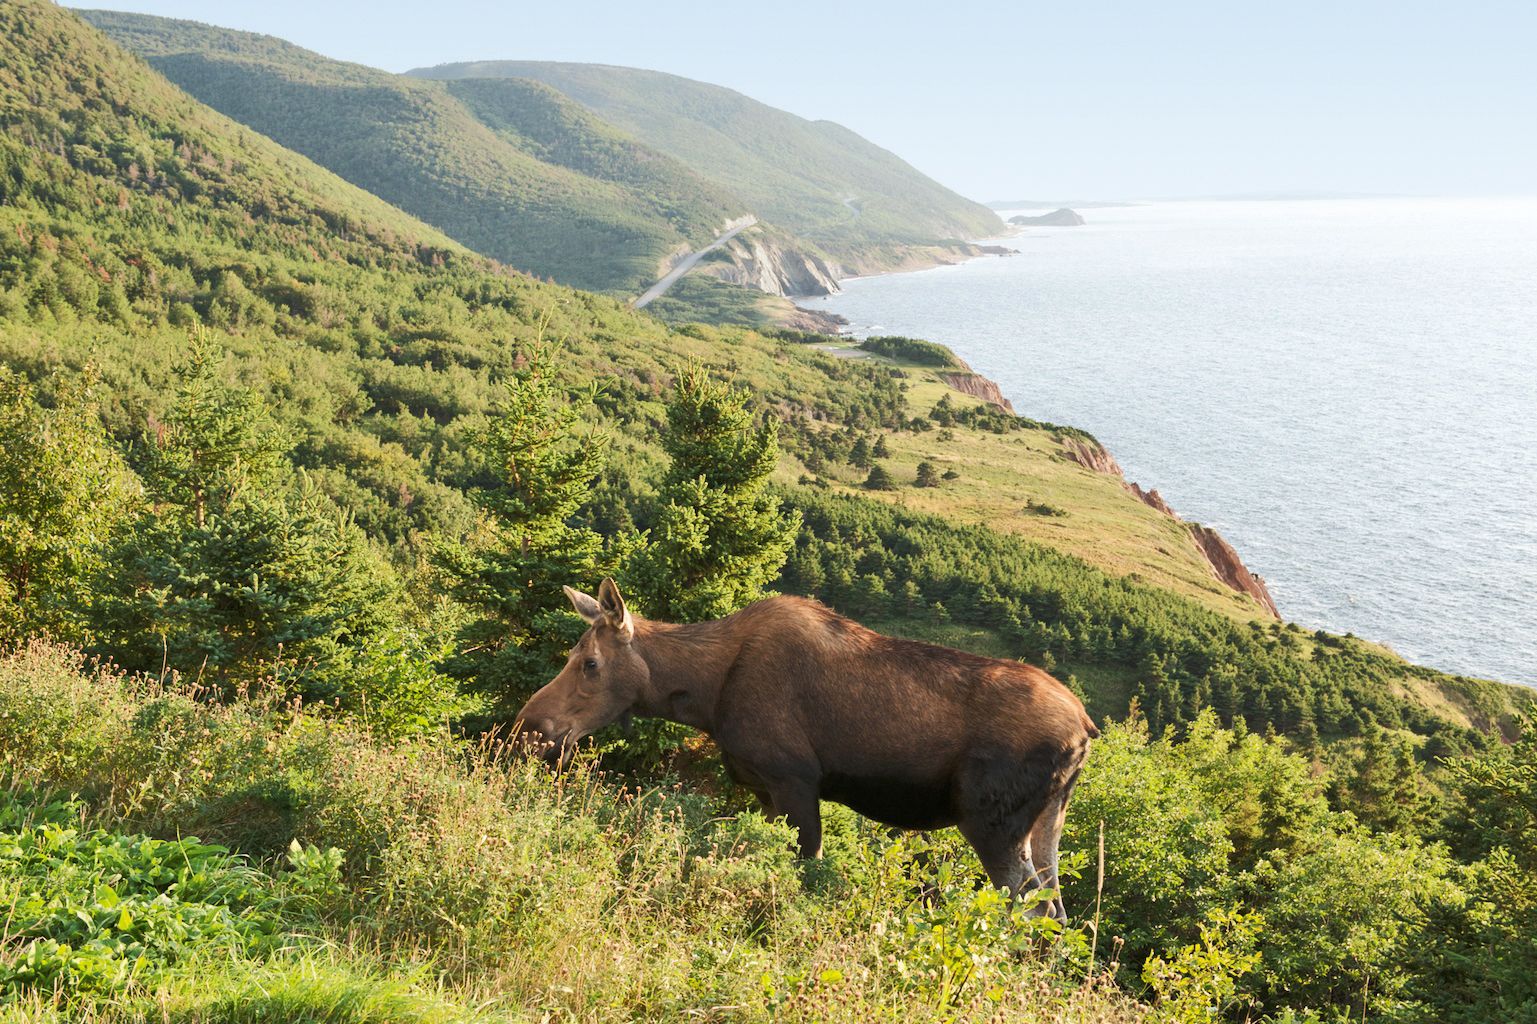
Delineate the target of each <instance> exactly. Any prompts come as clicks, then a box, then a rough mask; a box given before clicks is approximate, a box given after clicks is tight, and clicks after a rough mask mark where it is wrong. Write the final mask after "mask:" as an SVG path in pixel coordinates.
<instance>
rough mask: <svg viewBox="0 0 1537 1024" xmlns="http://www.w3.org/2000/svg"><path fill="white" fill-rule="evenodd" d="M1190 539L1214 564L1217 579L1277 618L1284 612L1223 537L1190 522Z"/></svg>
mask: <svg viewBox="0 0 1537 1024" xmlns="http://www.w3.org/2000/svg"><path fill="white" fill-rule="evenodd" d="M1188 525H1189V527H1190V536H1191V537H1193V538H1195V543H1196V547H1198V548H1200V549H1201V553H1202V554H1204V555H1205V556H1206V561H1207V562H1209V563H1210V564H1211V569H1212V572H1214V573H1215V574H1216V576H1217V579H1219V580H1221V581H1222V582H1223V583H1226V584H1227V585H1228V586H1230V587H1232V588H1233V589H1234V590H1236V591H1238V592H1239V593H1240V594H1248V595H1249V596H1250V597H1252V598H1254V600H1256V601H1258V602H1259V603H1260V605H1261V606H1262V607H1263V608H1264V609H1265V610H1266V611H1268V612H1269V613H1270V614H1271V615H1274V616H1275V617H1276V618H1278V619H1279V618H1280V617H1281V613H1280V611H1279V610H1277V608H1276V606H1275V601H1274V600H1272V599H1271V597H1270V590H1269V588H1267V587H1266V586H1265V581H1264V580H1263V579H1262V578H1261V577H1259V576H1256V575H1254V574H1253V573H1251V572H1250V571H1249V569H1248V567H1247V566H1246V565H1244V564H1243V560H1242V559H1241V558H1239V557H1238V552H1236V551H1234V550H1233V545H1231V544H1229V543H1228V542H1227V541H1226V540H1223V539H1222V535H1221V534H1219V533H1218V532H1217V531H1216V530H1212V529H1208V528H1207V527H1205V526H1202V525H1201V524H1200V523H1190V524H1188Z"/></svg>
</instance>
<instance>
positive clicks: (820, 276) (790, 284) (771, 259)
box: [699, 231, 841, 296]
mask: <svg viewBox="0 0 1537 1024" xmlns="http://www.w3.org/2000/svg"><path fill="white" fill-rule="evenodd" d="M699 270H700V271H701V272H702V273H706V274H710V275H713V276H715V277H718V278H720V279H721V280H722V281H729V282H730V283H732V284H739V285H745V286H746V287H748V288H756V289H758V290H759V291H760V292H767V293H768V294H770V295H784V296H797V295H835V294H837V292H838V278H839V276H840V273H841V271H840V268H839V267H838V266H837V265H836V264H834V263H831V262H829V261H828V260H825V259H823V258H822V257H821V256H818V255H816V254H814V253H809V252H804V251H801V250H799V249H796V248H794V247H793V246H790V245H786V244H785V243H784V242H782V241H780V240H779V239H777V238H775V237H773V236H771V235H768V234H765V233H762V232H758V231H745V232H743V233H742V234H740V235H738V236H737V237H735V238H733V239H732V240H731V241H730V242H728V243H726V245H725V246H724V247H723V248H721V249H720V250H718V251H717V252H715V253H713V254H712V255H711V257H710V258H709V259H708V260H707V261H706V262H704V263H701V264H700V265H699Z"/></svg>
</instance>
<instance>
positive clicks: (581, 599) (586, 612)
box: [561, 587, 603, 626]
mask: <svg viewBox="0 0 1537 1024" xmlns="http://www.w3.org/2000/svg"><path fill="white" fill-rule="evenodd" d="M561 589H562V590H564V591H565V592H566V596H567V597H569V598H570V599H571V607H573V608H575V609H576V613H577V614H578V615H580V616H581V617H582V618H583V619H585V620H586V622H587V625H589V626H596V625H597V624H598V622H599V621H601V620H602V618H603V609H602V608H600V607H599V606H598V599H597V598H595V597H592V596H591V595H589V594H584V593H582V592H581V591H580V590H577V589H576V588H575V587H562V588H561Z"/></svg>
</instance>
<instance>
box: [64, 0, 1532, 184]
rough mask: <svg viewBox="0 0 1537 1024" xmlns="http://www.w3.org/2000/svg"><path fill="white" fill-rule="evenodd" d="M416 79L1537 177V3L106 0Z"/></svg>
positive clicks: (1074, 169)
mask: <svg viewBox="0 0 1537 1024" xmlns="http://www.w3.org/2000/svg"><path fill="white" fill-rule="evenodd" d="M72 6H105V7H113V8H116V9H120V10H134V11H144V12H149V13H154V14H164V15H169V16H172V17H183V18H196V19H198V20H200V21H208V22H213V23H215V24H221V25H226V26H229V27H231V28H241V29H248V30H253V31H260V32H268V33H271V34H273V35H277V36H282V37H283V38H285V39H289V40H291V41H293V42H296V43H299V44H300V45H302V46H306V47H309V48H310V49H313V50H318V51H320V52H321V53H324V54H327V55H329V56H333V57H340V58H343V59H347V60H355V61H360V62H362V63H365V64H371V65H374V66H376V67H382V68H387V69H389V70H392V71H403V70H405V69H407V68H411V67H416V66H421V65H428V64H438V63H443V62H445V61H454V60H476V59H494V58H507V59H512V58H519V59H541V60H571V61H596V62H601V63H608V64H627V65H632V66H636V67H647V68H656V69H658V70H662V71H670V72H674V73H676V74H680V75H685V76H688V77H690V78H698V79H702V80H705V81H709V82H715V83H718V84H720V85H725V86H729V87H731V88H734V89H738V90H740V91H741V92H744V93H747V94H748V95H749V96H753V97H755V98H757V99H760V100H763V101H764V102H766V103H770V104H773V105H774V106H777V107H782V108H784V109H786V110H790V111H793V112H794V113H797V114H800V115H802V116H804V117H810V118H826V119H829V120H833V121H838V122H840V123H842V124H844V125H846V126H848V127H850V128H852V129H854V130H855V131H857V132H859V133H860V134H862V135H864V136H866V137H867V138H869V139H871V140H872V141H874V142H876V143H879V144H880V145H882V146H886V147H887V148H889V149H892V150H894V151H895V152H896V153H898V154H899V155H901V156H902V157H904V158H906V159H907V160H908V161H910V162H911V163H913V164H915V165H916V166H917V167H918V168H919V169H921V170H923V171H925V172H927V173H928V174H931V175H933V176H934V177H935V178H938V179H939V180H940V181H942V182H944V183H945V184H947V185H949V186H951V187H952V188H955V189H957V190H958V191H960V192H963V193H965V194H966V195H969V196H972V197H973V198H976V199H983V200H989V199H1012V198H1018V197H1028V198H1046V199H1051V198H1122V197H1124V198H1132V197H1151V196H1174V195H1182V196H1193V195H1211V194H1226V193H1246V192H1282V191H1288V192H1289V191H1343V192H1389V193H1431V194H1448V195H1487V194H1527V195H1530V194H1534V193H1537V56H1534V52H1537V51H1534V46H1537V2H1533V0H1508V2H1500V0H1440V2H1435V3H1426V2H1416V0H1329V2H1311V0H1283V2H1274V0H1224V2H1205V0H1161V2H1160V0H1140V2H1122V3H1110V2H1093V0H1071V2H1063V0H1053V2H1050V3H1036V2H1020V0H1015V2H1008V0H999V2H982V0H949V2H927V3H922V4H918V3H912V4H905V3H879V2H872V0H820V2H814V3H812V2H803V0H776V2H773V3H745V2H736V0H717V2H697V3H683V2H670V0H660V2H653V3H648V2H642V0H629V2H584V0H538V2H534V3H529V2H504V3H494V2H490V0H432V2H427V3H424V2H421V0H416V2H410V3H407V2H403V0H97V2H96V3H94V4H90V3H87V4H72Z"/></svg>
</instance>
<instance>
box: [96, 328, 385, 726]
mask: <svg viewBox="0 0 1537 1024" xmlns="http://www.w3.org/2000/svg"><path fill="white" fill-rule="evenodd" d="M220 363H221V360H220V359H219V358H218V357H217V354H216V353H215V351H214V350H213V349H212V348H211V347H210V346H209V345H208V343H207V342H206V341H205V340H203V339H201V338H199V339H196V340H195V341H194V344H193V348H192V352H191V356H190V358H189V359H188V361H187V362H186V363H185V364H184V365H182V366H181V367H180V368H178V377H179V386H178V389H177V396H176V400H175V402H174V404H173V406H172V408H171V409H170V411H169V413H168V414H167V416H166V418H165V420H164V421H152V422H151V425H150V429H149V431H148V433H147V435H146V437H145V442H144V447H145V455H144V459H143V467H142V470H143V476H144V481H145V484H146V487H147V489H148V493H149V497H150V499H151V507H150V508H149V509H148V510H147V511H146V512H145V513H144V515H142V516H141V517H140V518H139V520H138V521H137V523H136V524H135V525H134V528H133V529H132V531H130V532H129V533H128V535H127V536H126V538H125V539H124V541H123V542H122V543H121V544H119V545H118V546H117V547H116V549H115V550H114V552H113V555H112V558H111V561H110V565H109V566H108V568H107V570H106V571H105V572H104V574H103V578H102V580H101V584H100V589H101V591H102V593H103V595H104V597H103V600H102V605H101V608H100V610H99V611H100V615H99V618H100V622H101V633H102V640H101V644H100V648H101V650H102V651H103V653H106V654H108V655H110V656H111V657H113V658H114V659H115V660H117V661H118V662H120V663H121V664H123V665H124V666H125V667H127V668H129V669H134V670H140V671H147V672H159V671H161V670H162V669H174V670H178V671H180V672H182V673H183V674H191V675H196V676H198V677H201V678H202V679H203V680H204V681H205V682H215V683H222V684H224V685H226V686H228V687H230V688H231V689H234V688H237V687H239V686H241V685H244V684H247V683H250V682H251V681H253V680H254V679H256V678H257V677H259V676H262V675H266V674H269V673H271V674H277V675H279V676H280V677H281V678H282V679H283V680H284V681H285V682H287V683H288V684H290V685H292V686H293V688H294V689H295V690H296V691H297V692H299V693H301V694H303V695H305V696H306V697H310V698H327V699H329V698H333V697H342V698H345V697H347V696H349V693H348V691H349V688H351V687H354V686H356V685H357V684H358V680H357V679H356V677H355V675H354V673H352V672H351V671H350V655H351V653H352V652H353V651H355V650H356V649H357V647H358V646H359V645H360V644H362V643H363V642H365V641H366V640H367V639H368V638H370V637H372V636H374V635H376V634H377V633H378V632H379V631H380V629H381V628H382V627H383V625H384V624H385V622H386V621H387V620H388V618H389V617H390V616H391V615H392V614H393V613H394V612H395V610H396V609H397V608H398V601H396V600H395V599H394V594H393V593H392V589H391V587H390V582H391V581H390V576H389V574H388V572H387V570H386V569H385V568H384V566H383V565H382V564H381V563H380V562H378V561H377V560H375V559H372V558H371V557H370V556H369V553H368V551H367V549H366V546H365V544H364V541H363V538H362V534H361V533H360V532H359V531H358V530H357V529H356V528H355V527H353V526H352V525H351V523H349V522H347V521H346V520H345V519H344V518H343V517H342V516H341V515H340V514H339V513H338V512H337V511H336V509H335V507H334V506H333V505H332V504H331V503H330V502H329V501H328V500H327V499H326V498H325V497H324V496H323V495H321V494H320V493H319V491H318V490H317V489H316V488H314V487H313V486H312V485H311V484H310V483H309V481H308V480H307V479H306V478H305V477H303V476H302V475H300V474H297V473H295V472H294V470H293V468H292V466H291V465H290V463H289V462H288V460H287V457H286V455H287V451H288V448H289V447H290V445H291V443H292V442H291V440H290V439H289V437H288V436H287V435H286V434H285V433H284V432H283V431H281V430H280V429H278V427H277V426H276V424H275V423H274V422H273V421H272V419H271V417H270V415H269V414H268V412H267V410H266V408H265V407H264V406H263V405H262V403H261V401H260V399H259V398H258V397H257V396H256V395H254V394H252V393H251V392H249V391H247V390H244V389H242V388H238V387H234V386H231V385H229V384H227V383H226V382H225V381H224V380H223V378H222V374H221V372H220Z"/></svg>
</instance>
